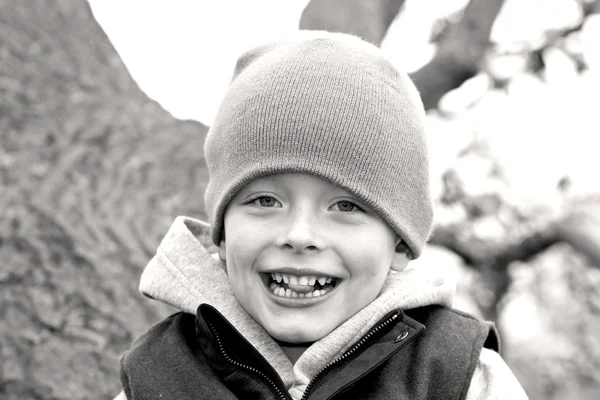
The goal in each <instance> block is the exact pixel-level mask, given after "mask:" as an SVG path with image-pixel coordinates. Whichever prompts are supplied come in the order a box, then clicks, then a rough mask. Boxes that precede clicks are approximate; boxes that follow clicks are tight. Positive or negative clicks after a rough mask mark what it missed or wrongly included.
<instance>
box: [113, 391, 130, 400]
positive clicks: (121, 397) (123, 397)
mask: <svg viewBox="0 0 600 400" xmlns="http://www.w3.org/2000/svg"><path fill="white" fill-rule="evenodd" d="M113 400H127V396H126V395H125V392H124V391H122V390H121V393H119V394H118V395H117V397H115V398H114V399H113Z"/></svg>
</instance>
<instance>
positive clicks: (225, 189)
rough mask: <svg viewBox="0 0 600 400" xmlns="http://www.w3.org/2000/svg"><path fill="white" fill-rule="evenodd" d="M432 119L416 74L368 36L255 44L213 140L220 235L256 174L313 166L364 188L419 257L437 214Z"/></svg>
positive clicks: (214, 212) (313, 36) (215, 224)
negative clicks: (429, 136) (429, 140)
mask: <svg viewBox="0 0 600 400" xmlns="http://www.w3.org/2000/svg"><path fill="white" fill-rule="evenodd" d="M424 122H425V112H424V109H423V105H422V103H421V99H420V97H419V94H418V93H417V90H416V88H415V87H414V85H413V83H412V82H411V81H410V78H409V77H408V76H407V75H406V74H405V73H401V72H399V71H398V70H396V69H395V68H394V67H393V66H392V65H391V64H390V63H389V62H388V61H387V60H386V59H385V58H384V57H383V55H382V52H381V50H379V49H378V48H377V47H375V46H373V45H371V44H369V43H366V42H364V41H362V40H361V39H359V38H356V37H353V36H349V35H345V34H339V33H337V34H335V33H326V32H308V31H301V32H299V33H298V34H297V35H296V36H295V37H294V38H292V39H291V40H285V41H279V42H274V43H270V44H266V45H262V46H259V47H255V48H253V49H251V50H249V51H247V52H245V53H244V54H242V55H241V56H240V58H239V59H238V62H237V64H236V68H235V72H234V76H233V79H232V81H231V84H230V87H229V90H228V91H227V93H226V94H225V97H224V98H223V101H222V103H221V106H220V108H219V110H218V112H217V115H216V118H215V121H214V124H213V125H212V127H211V128H210V130H209V133H208V136H207V139H206V142H205V147H204V151H205V157H206V162H207V165H208V170H209V173H210V180H209V183H208V187H207V189H206V193H205V204H206V207H207V213H208V216H209V220H210V224H211V226H212V229H213V231H212V239H213V242H214V243H215V244H218V243H219V242H220V240H221V237H222V229H223V214H224V212H225V208H226V207H227V205H228V203H229V201H230V200H231V199H232V197H233V196H235V194H236V193H237V192H238V191H239V190H240V189H241V188H243V187H244V186H245V185H246V184H247V183H249V182H250V181H252V180H254V179H257V178H260V177H263V176H266V175H271V174H277V173H285V172H303V173H308V174H311V175H314V176H318V177H320V178H323V179H326V180H328V181H331V182H333V183H334V184H336V185H338V186H340V187H342V188H344V189H346V190H348V191H349V192H351V193H353V194H354V195H356V196H357V197H358V198H360V199H361V200H362V201H364V202H365V203H366V204H368V205H369V206H370V207H371V208H373V209H374V210H375V211H376V212H377V213H378V214H379V215H380V216H381V217H382V218H383V219H384V220H385V221H386V222H387V223H388V224H389V225H390V226H391V227H392V228H393V229H394V230H395V231H396V232H397V233H398V235H399V236H400V238H401V239H402V240H404V241H405V242H406V244H407V245H408V247H409V248H410V249H411V251H412V253H413V256H414V257H415V258H416V257H418V256H419V255H420V254H421V250H422V248H423V246H424V244H425V241H426V240H427V237H428V235H429V232H430V229H431V223H432V214H433V211H432V204H431V197H430V192H429V166H428V156H427V145H426V138H425V132H424Z"/></svg>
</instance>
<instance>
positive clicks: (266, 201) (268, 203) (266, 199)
mask: <svg viewBox="0 0 600 400" xmlns="http://www.w3.org/2000/svg"><path fill="white" fill-rule="evenodd" d="M252 203H254V204H256V205H258V206H261V207H275V206H276V205H277V203H278V201H277V200H275V199H274V198H273V197H271V196H260V197H257V198H255V199H254V200H252Z"/></svg>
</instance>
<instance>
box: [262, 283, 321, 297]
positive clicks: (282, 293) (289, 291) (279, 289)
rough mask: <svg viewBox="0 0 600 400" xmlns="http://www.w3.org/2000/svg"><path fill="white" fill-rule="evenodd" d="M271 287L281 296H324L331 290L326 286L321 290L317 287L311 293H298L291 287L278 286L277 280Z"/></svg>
mask: <svg viewBox="0 0 600 400" xmlns="http://www.w3.org/2000/svg"><path fill="white" fill-rule="evenodd" d="M269 287H270V288H271V291H272V292H273V293H274V294H275V295H277V296H279V297H319V296H323V295H324V294H325V293H327V292H329V290H330V289H327V288H324V289H321V290H319V289H316V290H313V291H312V292H309V293H298V292H296V291H294V290H292V289H290V288H288V289H284V288H283V287H281V286H278V285H277V284H276V283H275V282H273V283H271V284H270V285H269Z"/></svg>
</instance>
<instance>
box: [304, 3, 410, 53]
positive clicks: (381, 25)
mask: <svg viewBox="0 0 600 400" xmlns="http://www.w3.org/2000/svg"><path fill="white" fill-rule="evenodd" d="M403 4H404V0H311V1H310V2H309V3H308V4H307V5H306V7H305V8H304V11H303V12H302V16H301V17H300V29H305V30H324V31H329V32H342V33H348V34H352V35H355V36H359V37H361V38H363V39H364V40H366V41H368V42H370V43H373V44H374V45H376V46H379V45H381V41H382V40H383V38H384V37H385V34H386V32H387V30H388V28H389V27H390V25H391V24H392V22H393V21H394V19H395V18H396V15H397V14H398V12H399V11H400V9H401V8H402V5H403Z"/></svg>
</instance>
